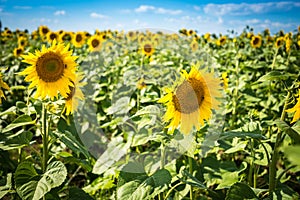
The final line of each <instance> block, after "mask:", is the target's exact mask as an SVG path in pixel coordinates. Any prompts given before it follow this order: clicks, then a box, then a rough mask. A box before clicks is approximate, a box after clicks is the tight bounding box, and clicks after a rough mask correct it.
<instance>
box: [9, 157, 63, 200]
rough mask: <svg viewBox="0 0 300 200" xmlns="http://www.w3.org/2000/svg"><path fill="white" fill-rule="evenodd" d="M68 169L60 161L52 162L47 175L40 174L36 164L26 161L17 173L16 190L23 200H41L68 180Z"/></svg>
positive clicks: (46, 172)
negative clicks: (35, 166)
mask: <svg viewBox="0 0 300 200" xmlns="http://www.w3.org/2000/svg"><path fill="white" fill-rule="evenodd" d="M66 176H67V169H66V167H65V166H64V164H63V163H62V162H60V161H54V162H51V163H50V164H49V165H48V167H47V169H46V171H45V173H43V174H38V173H37V172H36V169H35V168H34V163H31V162H28V161H24V162H22V163H20V164H19V165H18V168H17V170H16V172H15V176H14V177H15V183H16V190H17V192H18V194H19V195H20V197H21V198H22V199H34V200H38V199H41V198H42V197H43V196H44V195H45V194H46V193H47V192H49V191H50V190H51V189H52V188H55V187H58V186H60V185H61V184H62V183H63V182H64V181H65V179H66Z"/></svg>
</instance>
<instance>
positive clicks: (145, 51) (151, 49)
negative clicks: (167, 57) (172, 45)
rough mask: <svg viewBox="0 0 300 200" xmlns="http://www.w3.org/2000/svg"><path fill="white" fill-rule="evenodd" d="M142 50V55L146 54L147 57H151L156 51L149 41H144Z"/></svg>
mask: <svg viewBox="0 0 300 200" xmlns="http://www.w3.org/2000/svg"><path fill="white" fill-rule="evenodd" d="M141 50H142V54H144V55H146V56H151V55H152V54H153V53H154V51H155V49H154V46H153V43H152V42H151V41H149V40H147V41H144V42H143V43H142V44H141Z"/></svg>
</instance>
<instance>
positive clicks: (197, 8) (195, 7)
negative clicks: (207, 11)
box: [193, 6, 201, 11]
mask: <svg viewBox="0 0 300 200" xmlns="http://www.w3.org/2000/svg"><path fill="white" fill-rule="evenodd" d="M193 8H194V9H195V10H197V11H199V10H200V9H201V8H200V7H199V6H193Z"/></svg>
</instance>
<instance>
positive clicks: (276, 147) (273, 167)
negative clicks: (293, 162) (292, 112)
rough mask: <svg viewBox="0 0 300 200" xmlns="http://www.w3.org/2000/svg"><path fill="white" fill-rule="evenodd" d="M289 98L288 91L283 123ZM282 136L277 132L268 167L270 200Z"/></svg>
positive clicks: (273, 189)
mask: <svg viewBox="0 0 300 200" xmlns="http://www.w3.org/2000/svg"><path fill="white" fill-rule="evenodd" d="M290 96H291V93H290V91H288V93H287V96H286V98H285V103H284V106H283V110H282V113H281V117H280V120H281V121H284V119H285V116H286V108H287V106H288V102H289V98H290ZM282 134H283V132H282V131H281V130H278V134H277V136H276V141H275V145H274V149H273V155H272V160H271V164H270V166H269V195H270V199H273V192H274V191H275V189H276V172H277V170H276V164H277V161H278V157H279V146H280V143H281V140H282Z"/></svg>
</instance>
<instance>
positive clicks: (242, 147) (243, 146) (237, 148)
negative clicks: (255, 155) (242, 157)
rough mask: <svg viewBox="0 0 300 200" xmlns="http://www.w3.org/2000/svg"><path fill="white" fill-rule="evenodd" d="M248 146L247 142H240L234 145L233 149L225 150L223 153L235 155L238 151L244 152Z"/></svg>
mask: <svg viewBox="0 0 300 200" xmlns="http://www.w3.org/2000/svg"><path fill="white" fill-rule="evenodd" d="M247 144H248V141H241V142H239V143H237V144H236V145H234V146H233V147H231V148H229V149H227V150H226V151H225V152H224V153H235V152H238V151H244V150H245V149H246V146H247Z"/></svg>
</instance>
